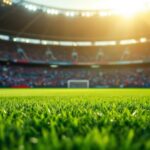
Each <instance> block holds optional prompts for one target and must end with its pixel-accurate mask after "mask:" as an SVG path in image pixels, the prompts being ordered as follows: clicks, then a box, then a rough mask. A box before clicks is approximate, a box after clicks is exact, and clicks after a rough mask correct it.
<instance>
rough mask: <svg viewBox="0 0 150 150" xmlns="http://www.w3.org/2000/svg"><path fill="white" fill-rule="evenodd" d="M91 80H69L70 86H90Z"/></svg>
mask: <svg viewBox="0 0 150 150" xmlns="http://www.w3.org/2000/svg"><path fill="white" fill-rule="evenodd" d="M89 87H90V82H89V80H68V88H89Z"/></svg>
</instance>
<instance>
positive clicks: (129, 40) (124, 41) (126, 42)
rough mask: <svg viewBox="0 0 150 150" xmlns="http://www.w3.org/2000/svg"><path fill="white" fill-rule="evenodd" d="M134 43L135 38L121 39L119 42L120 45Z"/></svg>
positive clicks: (135, 41)
mask: <svg viewBox="0 0 150 150" xmlns="http://www.w3.org/2000/svg"><path fill="white" fill-rule="evenodd" d="M136 43H138V41H137V40H136V39H128V40H121V41H120V42H119V44H120V45H130V44H136Z"/></svg>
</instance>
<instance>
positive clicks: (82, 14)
mask: <svg viewBox="0 0 150 150" xmlns="http://www.w3.org/2000/svg"><path fill="white" fill-rule="evenodd" d="M81 16H82V17H91V16H93V13H92V12H82V13H81Z"/></svg>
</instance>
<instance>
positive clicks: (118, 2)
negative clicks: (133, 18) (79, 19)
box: [26, 0, 150, 13]
mask: <svg viewBox="0 0 150 150" xmlns="http://www.w3.org/2000/svg"><path fill="white" fill-rule="evenodd" d="M26 1H29V2H33V3H38V4H44V5H47V6H52V7H57V8H64V9H76V10H99V9H113V10H117V11H118V10H121V11H123V12H124V10H126V11H129V12H130V13H133V12H136V11H139V10H143V9H146V8H147V7H149V4H150V0H26ZM131 9H132V10H131Z"/></svg>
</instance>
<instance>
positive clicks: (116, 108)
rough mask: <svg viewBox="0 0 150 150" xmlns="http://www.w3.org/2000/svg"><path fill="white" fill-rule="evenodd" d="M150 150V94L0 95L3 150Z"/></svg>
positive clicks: (0, 149)
mask: <svg viewBox="0 0 150 150" xmlns="http://www.w3.org/2000/svg"><path fill="white" fill-rule="evenodd" d="M31 149H34V150H59V149H62V150H70V149H73V150H97V149H101V150H150V90H148V89H147V90H146V89H99V90H98V89H91V90H90V89H71V90H69V89H58V90H57V89H20V90H19V89H0V150H31Z"/></svg>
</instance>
